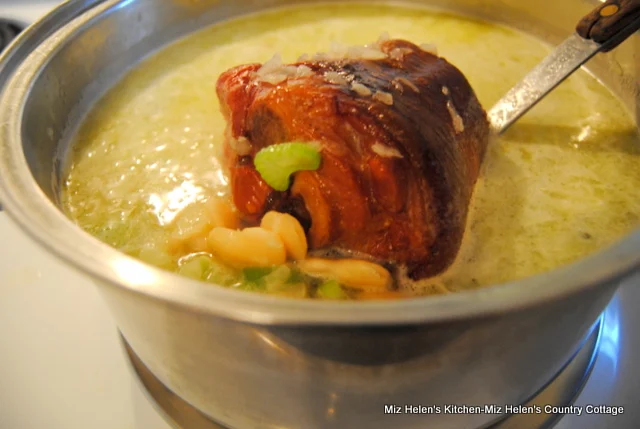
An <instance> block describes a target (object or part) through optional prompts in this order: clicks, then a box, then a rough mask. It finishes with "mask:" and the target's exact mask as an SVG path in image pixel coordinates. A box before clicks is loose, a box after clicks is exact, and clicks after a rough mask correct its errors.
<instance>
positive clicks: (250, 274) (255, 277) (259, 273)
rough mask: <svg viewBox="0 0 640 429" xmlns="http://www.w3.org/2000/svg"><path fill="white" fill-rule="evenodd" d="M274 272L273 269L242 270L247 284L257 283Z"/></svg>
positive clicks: (255, 268) (254, 268)
mask: <svg viewBox="0 0 640 429" xmlns="http://www.w3.org/2000/svg"><path fill="white" fill-rule="evenodd" d="M271 271H273V268H272V267H250V268H245V269H244V270H242V275H243V277H244V281H245V282H247V283H257V282H259V281H260V280H262V278H263V277H264V276H266V275H268V274H270V273H271Z"/></svg>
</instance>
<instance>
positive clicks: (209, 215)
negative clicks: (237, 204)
mask: <svg viewBox="0 0 640 429" xmlns="http://www.w3.org/2000/svg"><path fill="white" fill-rule="evenodd" d="M238 225H239V218H238V216H237V215H236V213H235V211H234V208H233V206H232V205H231V203H230V202H229V201H227V200H225V199H222V198H211V199H209V200H208V201H206V202H201V201H197V202H194V203H191V204H189V205H188V206H187V207H185V208H184V209H182V211H181V212H180V213H179V214H178V216H176V219H175V221H174V228H175V230H174V233H173V234H172V236H171V242H170V247H171V250H172V251H173V252H174V253H183V252H185V251H186V252H204V251H206V250H207V249H208V247H209V246H208V243H207V236H208V234H209V231H211V229H213V228H215V227H224V228H230V229H235V228H237V227H238Z"/></svg>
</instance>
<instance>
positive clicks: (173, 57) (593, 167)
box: [63, 4, 640, 294]
mask: <svg viewBox="0 0 640 429" xmlns="http://www.w3.org/2000/svg"><path fill="white" fill-rule="evenodd" d="M382 31H387V32H388V33H389V34H390V35H391V36H392V37H394V38H404V39H407V40H410V41H413V42H415V43H434V44H436V45H437V47H438V51H439V55H441V56H443V57H445V58H446V59H447V60H449V61H450V62H451V63H452V64H454V65H456V66H457V67H458V68H459V69H460V70H461V71H462V72H463V73H464V74H465V75H466V76H467V78H468V79H469V81H470V83H471V85H472V87H473V88H474V90H475V91H476V93H477V95H478V97H479V99H480V101H481V102H482V104H483V106H485V108H488V107H490V106H491V105H492V104H493V103H494V102H495V101H496V100H497V99H498V98H499V97H500V96H501V95H503V94H504V93H505V92H506V91H507V90H508V89H509V88H510V87H511V86H512V85H513V84H514V83H515V82H517V81H518V80H519V79H520V78H521V77H522V76H523V75H524V74H525V73H526V72H527V71H528V70H529V69H531V68H532V67H533V66H534V65H535V64H536V63H537V62H539V61H540V60H541V59H542V58H543V57H544V56H545V55H546V54H547V53H548V52H549V48H548V47H547V46H546V45H545V44H543V43H541V42H540V41H538V40H536V39H533V38H531V37H529V36H527V35H524V34H520V33H518V32H515V31H513V30H510V29H507V28H504V27H501V26H497V25H493V24H489V23H484V22H478V21H473V20H469V19H465V18H462V17H457V16H451V15H443V14H439V13H434V12H431V11H428V10H424V9H413V8H411V9H409V8H404V7H396V6H393V7H392V6H380V5H360V4H358V5H323V6H306V7H296V8H294V9H287V10H280V11H276V12H271V13H266V14H261V15H256V16H252V17H248V18H243V19H239V20H235V21H231V22H228V23H225V24H221V25H216V26H214V27H211V28H209V29H206V30H204V31H201V32H199V33H197V34H195V35H193V36H191V37H189V38H188V39H185V40H183V41H181V42H179V43H177V44H175V45H172V46H170V47H168V48H167V49H164V50H163V51H161V52H160V53H159V54H157V55H155V56H154V57H152V58H150V59H149V60H147V61H145V62H144V63H143V64H141V65H140V66H138V67H137V68H136V69H135V70H134V71H133V72H131V73H130V74H129V75H128V76H127V77H126V78H125V79H123V80H122V81H121V82H120V83H119V84H118V85H116V86H115V87H114V88H113V89H112V90H111V91H110V92H109V93H108V94H107V95H106V96H105V97H104V98H103V99H102V100H101V101H100V102H99V103H98V104H97V105H96V106H95V108H94V109H93V110H92V111H91V112H90V113H89V115H88V117H87V118H86V120H85V122H84V124H83V126H82V127H81V129H80V131H79V132H78V134H77V136H76V137H75V145H74V150H73V153H72V163H71V167H70V170H69V173H68V180H67V181H66V185H65V187H64V190H63V202H64V206H65V208H66V210H67V212H68V214H69V216H70V217H71V218H72V219H73V220H74V221H76V222H77V223H78V224H79V225H80V226H81V227H82V228H84V229H85V230H87V231H88V232H90V233H91V234H94V235H95V236H97V237H99V238H100V239H102V240H104V241H105V242H107V243H109V244H111V245H113V246H115V247H117V248H119V249H120V250H122V251H124V252H127V253H129V254H131V255H134V256H138V255H139V254H140V250H141V249H142V248H145V247H149V246H151V247H156V248H162V247H163V246H165V245H166V243H167V242H168V239H169V236H170V235H171V232H172V229H173V228H174V227H173V225H172V220H173V219H174V217H175V216H176V214H177V213H178V212H179V211H180V210H181V209H182V208H183V207H185V206H186V205H188V204H189V203H191V202H193V201H196V200H204V199H206V198H208V197H210V196H211V195H216V194H217V195H226V194H227V193H228V192H229V190H228V187H227V186H228V182H227V178H226V177H225V175H224V173H223V172H222V171H221V169H220V164H219V162H218V161H217V156H218V154H219V153H220V148H221V146H222V141H223V135H224V129H225V123H224V120H223V118H222V115H221V114H220V112H219V104H218V100H217V97H216V95H215V83H216V79H217V77H218V76H219V75H220V73H222V72H223V71H225V70H227V69H228V68H231V67H233V66H236V65H239V64H244V63H254V62H265V61H267V60H268V59H269V58H270V57H271V56H272V55H273V53H274V52H279V53H280V54H281V55H282V57H283V60H284V61H285V62H293V61H295V60H296V58H298V57H299V56H300V55H301V54H303V53H314V52H320V51H326V49H327V48H328V47H329V45H330V43H331V41H337V42H340V43H343V44H348V45H356V44H359V45H362V44H365V43H369V42H371V41H373V40H376V39H377V38H378V36H379V35H380V33H381V32H382ZM639 224H640V136H639V135H638V132H637V130H636V128H635V127H634V124H633V121H632V119H631V118H630V115H629V114H628V112H627V111H625V109H624V107H623V106H622V104H621V103H620V102H619V100H617V99H616V98H615V97H614V96H612V94H611V93H610V92H609V91H608V90H607V89H606V88H604V87H603V86H602V85H600V84H599V83H598V82H597V81H596V80H595V79H593V78H592V77H590V76H589V75H588V74H586V73H584V72H578V73H576V74H575V75H574V76H572V77H571V78H569V79H568V80H567V81H566V82H565V83H563V84H562V85H561V86H560V87H559V88H558V89H557V90H555V91H554V92H553V93H552V94H551V95H550V96H549V97H548V98H547V99H545V100H544V101H543V102H542V103H541V104H539V105H538V106H536V107H535V108H534V109H533V110H532V111H531V112H530V113H528V114H527V115H526V116H525V117H524V118H522V119H521V120H520V121H519V122H518V123H517V124H516V125H515V126H514V127H513V128H512V129H510V131H509V132H508V133H507V134H506V135H505V136H503V137H502V138H500V139H499V140H498V141H495V142H493V143H492V144H491V145H490V147H489V150H488V153H487V155H486V158H485V163H484V166H483V171H482V174H481V177H480V179H479V181H478V184H477V186H476V190H475V195H474V199H473V203H472V208H471V213H470V218H469V225H468V230H467V234H466V236H465V240H464V243H463V246H462V249H461V251H460V254H459V257H458V259H457V261H456V262H455V264H454V265H453V266H452V267H451V269H450V270H449V271H448V272H447V273H446V274H445V275H443V276H442V277H441V278H440V279H437V281H436V280H433V281H430V282H428V283H429V284H428V285H426V286H424V287H423V288H420V289H419V290H417V291H416V292H417V293H419V294H426V293H438V292H446V291H448V290H461V289H465V288H471V287H479V286H484V285H489V284H495V283H499V282H504V281H508V280H514V279H518V278H522V277H525V276H529V275H532V274H535V273H538V272H542V271H546V270H549V269H552V268H554V267H557V266H559V265H562V264H565V263H568V262H571V261H574V260H576V259H578V258H580V257H583V256H585V255H588V254H590V253H592V252H594V251H596V250H597V249H600V248H602V247H603V246H606V245H608V244H610V243H612V242H613V241H614V240H616V239H618V238H619V237H621V236H622V235H623V234H625V233H628V232H629V231H630V230H632V229H633V228H635V227H637V226H638V225H639ZM157 264H158V265H160V266H162V267H163V268H167V269H172V270H177V269H178V261H177V259H166V258H164V259H162V260H159V261H158V262H157ZM431 284H433V285H431ZM430 285H431V286H430Z"/></svg>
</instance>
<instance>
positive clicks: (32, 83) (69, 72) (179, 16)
mask: <svg viewBox="0 0 640 429" xmlns="http://www.w3.org/2000/svg"><path fill="white" fill-rule="evenodd" d="M72 3H73V2H72ZM294 3H301V4H305V3H315V2H312V1H306V2H285V1H278V0H267V1H261V2H254V1H238V2H233V3H232V2H225V1H221V2H220V1H210V2H188V1H171V2H156V1H152V0H137V1H115V0H113V1H107V2H103V3H101V4H98V5H96V6H95V7H94V8H92V9H90V10H88V11H86V12H84V13H82V14H77V17H75V19H73V20H70V22H68V23H67V25H65V26H64V27H62V28H60V29H59V30H57V31H56V32H55V34H54V35H53V36H51V37H48V38H46V40H45V41H44V42H43V43H42V44H41V45H40V47H39V48H38V49H37V50H36V51H35V52H33V53H32V54H30V55H29V57H28V59H27V60H26V61H25V62H24V64H23V65H22V66H21V67H20V69H19V70H18V73H16V75H15V76H16V77H15V80H14V81H13V82H12V85H14V88H13V89H14V90H16V87H17V88H18V89H17V90H16V91H17V92H18V93H21V95H23V97H22V98H21V101H22V103H21V104H20V105H19V106H18V109H19V110H20V118H21V119H22V125H21V128H20V139H21V142H22V150H23V153H24V156H25V158H26V162H27V164H28V167H29V169H30V171H31V173H32V174H33V177H34V178H35V181H36V182H37V184H38V187H39V190H40V191H41V192H43V193H44V194H45V195H46V196H47V198H48V199H49V200H50V201H51V202H52V203H53V204H54V205H56V206H58V207H60V205H61V200H60V190H61V187H62V182H63V180H64V179H65V176H66V172H67V169H68V161H69V159H70V154H71V153H72V150H73V147H72V146H71V142H72V139H73V137H74V136H75V135H76V133H77V131H78V128H79V126H80V124H81V123H82V121H83V120H84V118H85V117H86V115H87V112H88V111H89V110H90V109H91V108H92V106H94V105H95V103H96V102H97V101H98V100H99V99H100V98H101V97H102V96H103V95H104V94H105V93H106V92H107V91H108V90H109V89H110V88H112V87H113V86H114V85H115V84H116V83H118V82H119V81H120V80H121V79H122V78H123V76H125V75H126V74H127V73H128V72H129V71H131V70H132V69H133V68H135V67H136V66H137V65H138V64H140V63H141V62H142V61H143V60H145V59H146V58H148V57H149V56H150V55H152V54H154V53H156V52H158V51H159V50H160V49H162V48H164V47H166V46H167V45H168V44H170V43H173V42H175V41H177V40H178V39H180V38H183V37H185V36H188V35H190V34H192V33H194V32H196V31H199V30H201V29H203V28H205V27H208V26H211V25H214V24H216V23H219V22H222V21H225V20H228V19H231V18H234V17H237V16H241V15H244V14H247V12H248V11H250V13H257V12H260V11H264V10H267V9H271V8H277V7H282V6H288V5H291V4H294ZM323 3H326V2H323ZM336 3H338V2H336ZM407 3H412V4H418V5H421V6H428V7H431V8H435V9H441V10H446V11H451V12H453V13H456V14H462V15H466V16H470V17H475V18H480V19H483V20H488V21H493V22H497V23H500V24H506V25H507V26H510V27H512V28H515V29H517V30H520V31H523V32H525V33H528V34H531V35H533V36H535V37H537V38H538V39H540V40H543V41H546V42H548V43H549V44H551V45H554V44H557V43H559V42H560V41H562V40H563V39H564V38H565V37H566V36H567V35H568V34H569V33H570V31H572V29H573V28H574V26H575V24H576V22H577V19H578V18H580V17H581V16H583V15H584V14H586V13H587V12H589V11H590V10H591V9H592V8H593V7H594V6H595V3H594V2H592V1H581V0H572V1H565V2H556V3H554V4H545V5H541V4H540V3H539V2H529V1H527V2H520V1H517V0H509V1H501V2H482V1H474V0H459V1H445V0H433V1H415V2H407ZM639 53H640V37H638V36H637V35H636V36H634V37H632V38H630V40H628V41H627V42H625V43H624V44H622V45H621V46H620V47H619V48H617V49H616V50H615V51H613V52H611V53H608V54H601V55H598V57H596V58H595V59H593V60H592V61H591V62H590V63H589V65H588V70H589V71H590V72H591V73H592V74H593V75H594V76H596V77H597V78H598V79H599V80H600V81H601V82H602V83H604V84H605V85H606V86H608V87H609V88H610V89H611V91H612V92H613V93H614V94H615V95H616V96H617V97H619V99H620V100H622V102H623V103H624V104H625V106H626V107H627V109H628V110H629V111H630V112H632V115H633V116H634V118H635V120H636V124H638V123H639V122H640V95H639V91H638V76H639V75H640V65H639V63H638V61H637V58H638V55H639ZM502 54H504V53H501V52H496V53H495V57H496V61H498V59H499V57H500V55H502ZM212 78H213V77H212ZM20 85H23V87H22V88H20ZM213 96H214V95H213V94H212V97H213ZM484 107H485V108H488V107H490V106H484Z"/></svg>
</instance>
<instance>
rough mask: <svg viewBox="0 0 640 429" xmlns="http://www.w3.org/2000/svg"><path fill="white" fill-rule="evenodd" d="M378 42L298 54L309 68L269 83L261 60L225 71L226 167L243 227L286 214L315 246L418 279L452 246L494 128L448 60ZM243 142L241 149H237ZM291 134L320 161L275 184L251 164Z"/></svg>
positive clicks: (443, 263)
mask: <svg viewBox="0 0 640 429" xmlns="http://www.w3.org/2000/svg"><path fill="white" fill-rule="evenodd" d="M378 47H379V49H380V50H381V51H382V52H384V53H385V54H387V56H386V57H385V58H383V59H358V58H356V59H353V58H341V59H333V60H328V59H326V60H312V61H304V62H300V63H296V64H293V65H292V66H294V67H299V66H306V67H308V68H309V69H310V72H308V73H301V74H300V76H298V75H296V74H295V73H292V72H291V70H292V68H291V67H290V66H289V67H288V73H289V76H288V77H287V78H285V79H283V80H281V81H279V82H273V81H271V82H268V81H265V79H264V78H262V77H261V75H260V73H259V72H258V71H259V70H260V68H261V65H260V64H250V65H243V66H239V67H236V68H233V69H231V70H228V71H227V72H225V73H223V74H222V75H221V76H220V78H219V79H218V82H217V95H218V98H219V100H220V104H221V110H222V113H223V114H224V116H225V118H226V119H227V124H228V128H227V134H226V135H227V138H226V142H225V164H226V165H227V167H228V169H229V173H230V178H231V187H232V194H233V199H234V203H235V205H236V206H237V208H238V210H239V211H240V213H241V214H242V216H243V219H244V221H245V222H246V223H248V224H251V225H255V224H258V223H259V221H260V218H261V217H262V216H263V215H264V214H265V213H266V212H267V211H269V210H278V211H283V212H288V213H291V214H292V215H294V216H296V217H297V218H298V219H299V220H300V221H301V223H302V224H303V226H305V227H306V228H307V235H308V239H309V244H310V247H311V248H312V249H343V250H348V251H353V252H358V253H360V254H366V255H370V256H371V257H372V258H374V259H376V260H382V261H388V262H393V263H396V264H399V265H402V266H406V267H407V270H408V273H409V276H410V277H411V278H413V279H422V278H426V277H430V276H434V275H437V274H439V273H441V272H443V271H444V270H446V268H447V267H448V266H449V265H450V264H451V263H452V262H453V261H454V259H455V257H456V255H457V253H458V250H459V248H460V244H461V241H462V237H463V234H464V231H465V225H466V219H467V213H468V208H469V203H470V199H471V196H472V193H473V189H474V186H475V183H476V180H477V178H478V174H479V171H480V166H481V163H482V158H483V156H484V153H485V150H486V146H487V143H488V140H489V135H490V132H489V124H488V121H487V117H486V113H485V111H484V110H483V108H482V106H481V105H480V103H479V101H478V99H477V98H476V95H475V93H474V91H473V89H472V88H471V86H470V85H469V82H468V81H467V79H466V78H465V77H464V75H463V74H462V73H461V72H460V71H459V70H458V69H457V68H455V67H454V66H453V65H451V64H449V63H448V62H447V61H446V60H445V59H443V58H441V57H438V56H436V55H434V54H431V53H429V52H426V51H423V50H422V49H420V48H419V47H418V46H416V45H414V44H412V43H410V42H407V41H404V40H388V41H385V42H381V43H380V44H379V45H378ZM306 67H305V69H306ZM276 72H277V71H276ZM336 76H339V77H340V78H339V79H336ZM267 80H269V79H267ZM356 84H360V85H364V86H366V87H367V88H368V90H369V91H370V92H371V94H369V93H368V92H369V91H362V90H361V88H362V87H359V88H360V90H356V89H358V88H356V89H354V88H355V87H356V86H359V85H356ZM377 92H379V94H378V95H376V93H377ZM388 94H390V95H391V96H390V97H389V95H388ZM389 101H391V103H389ZM240 138H246V139H247V140H248V142H249V144H250V149H249V150H248V153H238V152H237V151H236V150H235V149H234V147H235V146H236V144H235V142H236V141H237V140H238V139H240ZM290 141H314V142H319V143H320V145H321V148H322V149H321V155H322V163H321V166H320V168H319V169H318V170H316V171H301V172H297V173H295V174H294V175H293V176H292V184H291V186H290V188H289V189H288V190H287V191H285V192H277V191H275V190H273V189H272V188H270V187H269V186H268V185H267V184H266V183H265V182H264V181H263V180H262V178H261V177H260V175H259V174H258V172H257V171H256V170H255V168H254V166H253V161H252V160H253V157H254V156H255V154H256V153H257V152H258V151H259V150H260V149H262V148H264V147H266V146H269V145H273V144H278V143H284V142H290Z"/></svg>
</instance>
